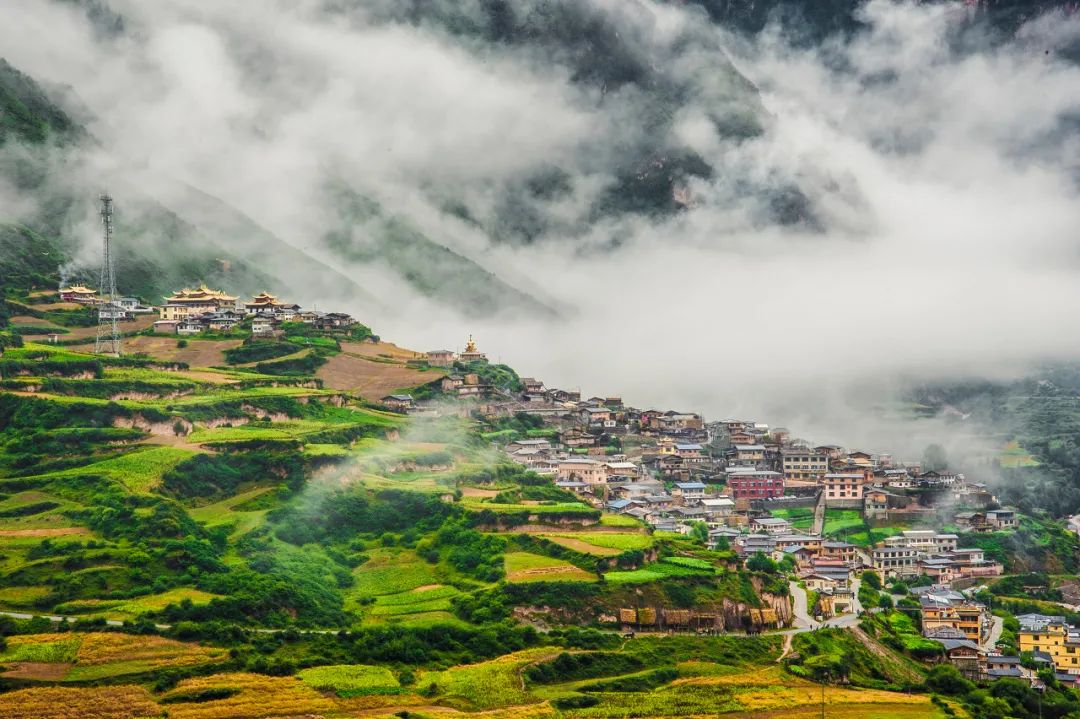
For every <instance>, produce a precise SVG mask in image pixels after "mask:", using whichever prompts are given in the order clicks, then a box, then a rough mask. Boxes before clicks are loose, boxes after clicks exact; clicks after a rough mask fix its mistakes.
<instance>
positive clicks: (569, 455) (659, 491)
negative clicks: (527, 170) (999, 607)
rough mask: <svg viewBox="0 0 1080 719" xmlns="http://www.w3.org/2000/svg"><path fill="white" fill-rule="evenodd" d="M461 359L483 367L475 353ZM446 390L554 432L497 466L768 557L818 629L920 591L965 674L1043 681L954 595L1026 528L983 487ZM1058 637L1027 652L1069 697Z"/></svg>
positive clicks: (647, 413)
mask: <svg viewBox="0 0 1080 719" xmlns="http://www.w3.org/2000/svg"><path fill="white" fill-rule="evenodd" d="M443 354H445V355H446V357H445V358H444V357H443ZM464 354H468V355H469V356H470V358H471V359H477V358H482V355H480V356H478V353H477V351H476V347H475V343H473V342H472V341H471V339H470V343H469V346H468V348H467V352H466V353H463V355H464ZM460 357H461V355H453V354H452V353H448V352H447V353H439V352H435V353H429V358H428V359H429V361H430V362H432V363H442V362H441V361H442V360H444V359H445V363H446V364H449V362H450V361H451V360H453V359H459V358H460ZM444 383H445V386H444V389H445V390H448V391H450V393H451V394H456V395H457V396H460V397H470V396H475V397H477V398H478V401H477V403H476V406H475V412H474V414H475V416H478V417H480V418H483V419H485V420H487V421H489V422H497V421H499V420H500V419H508V418H515V417H517V418H521V417H529V418H532V421H533V423H534V424H535V425H537V426H539V427H542V431H540V432H536V433H534V434H537V435H540V434H542V435H544V436H535V437H532V436H530V437H518V438H515V439H512V440H511V441H509V442H506V443H505V444H501V445H500V448H501V450H502V451H503V452H504V453H505V454H506V456H507V457H508V458H509V459H510V460H512V461H514V462H516V463H519V464H521V465H522V466H524V467H526V468H528V469H530V470H532V471H535V472H537V473H538V474H541V475H546V476H549V477H550V478H551V480H552V483H553V485H554V486H556V487H558V488H560V489H564V490H566V491H569V492H572V493H574V494H575V495H577V496H578V497H579V498H580V499H581V500H582V501H584V502H586V503H588V504H589V505H591V506H594V507H596V508H599V509H603V510H604V511H607V512H612V513H619V514H625V515H628V516H631V517H634V518H636V519H639V520H641V521H643V522H645V523H647V524H648V525H650V526H652V527H653V528H654V530H657V531H670V532H677V533H681V534H691V533H693V532H695V530H696V529H698V528H699V527H701V526H704V527H705V528H706V529H707V537H708V540H707V541H708V545H709V546H710V547H711V548H714V549H718V548H719V549H723V548H730V549H731V550H734V552H735V553H736V555H737V557H739V558H740V559H741V560H742V561H744V562H749V561H751V559H752V558H753V557H754V556H756V555H764V556H766V557H769V558H770V559H772V560H773V561H776V562H778V563H780V562H785V563H786V565H787V566H792V567H793V568H794V577H795V579H796V581H798V582H799V584H800V586H802V587H804V588H805V589H806V590H808V591H810V592H813V593H814V594H815V595H816V599H817V602H816V607H815V610H816V613H817V614H818V620H819V621H821V620H822V619H823V618H824V619H826V620H827V618H828V617H843V616H856V615H857V614H858V613H860V612H861V611H863V610H864V608H863V607H861V606H860V603H859V600H858V584H859V577H860V576H862V575H863V574H864V573H866V572H873V573H875V574H876V575H878V577H879V578H880V579H881V580H883V581H904V582H911V583H916V584H918V583H921V584H922V585H923V586H920V587H916V588H914V589H913V590H912V596H913V597H917V599H918V603H919V609H918V612H919V614H920V618H921V620H922V627H923V634H924V636H925V637H926V638H928V639H932V640H934V641H936V642H939V643H940V644H942V646H943V648H944V652H945V656H946V657H947V658H948V659H949V661H951V662H953V663H954V664H955V665H956V666H957V667H958V668H960V670H961V671H962V672H963V673H964V674H966V675H967V676H969V677H971V678H973V679H980V680H982V679H987V678H990V679H992V678H995V677H999V676H1023V677H1027V678H1029V679H1031V680H1032V681H1033V682H1035V681H1037V679H1035V674H1034V672H1033V671H1030V670H1027V669H1024V668H1023V667H1021V666H1020V664H1019V658H1018V657H1009V656H1001V655H1000V654H999V653H998V652H997V651H996V649H995V647H994V644H995V642H996V638H997V637H996V635H997V634H1000V627H999V628H998V629H997V631H996V632H995V624H994V619H993V617H992V616H991V614H990V612H989V610H988V608H987V607H986V606H985V605H983V604H981V603H979V602H977V601H974V600H973V599H971V598H970V597H969V596H968V595H967V594H965V593H962V592H958V591H954V590H952V589H950V586H949V585H950V584H951V583H952V582H953V581H954V580H957V579H965V578H978V577H993V576H999V575H1001V574H1002V572H1003V567H1002V565H1001V563H1000V562H997V561H994V560H992V559H988V558H987V557H986V556H985V552H984V551H983V550H982V549H978V548H972V547H964V546H963V545H964V539H963V538H964V536H967V535H970V534H974V533H981V532H1002V531H1011V530H1013V529H1014V528H1015V527H1016V526H1017V524H1018V518H1017V514H1016V512H1015V511H1014V510H1012V509H1009V508H1006V507H1002V506H1000V504H999V503H998V501H997V498H996V497H995V496H994V495H993V493H992V492H991V491H990V490H989V488H988V487H987V486H986V485H985V484H984V483H981V482H974V481H971V480H969V479H968V478H967V477H965V476H964V475H962V474H958V473H956V472H952V471H948V470H945V469H941V468H937V469H924V468H923V467H922V466H921V463H920V462H901V461H896V460H894V458H893V457H892V456H891V455H889V454H883V453H872V452H866V451H862V450H858V449H851V450H848V449H845V448H844V447H841V446H839V445H835V444H824V445H815V444H811V443H809V442H807V441H804V440H800V439H797V438H795V437H793V436H792V434H791V433H790V432H789V431H788V430H787V429H784V428H780V427H770V426H769V425H767V424H763V423H760V422H755V421H749V420H740V419H728V420H723V421H719V422H706V421H705V419H704V418H703V417H702V416H701V415H700V414H698V413H695V412H685V411H678V410H640V409H636V408H633V407H629V406H625V405H624V403H623V402H622V400H621V398H619V397H589V398H585V399H583V398H582V397H581V394H580V392H578V391H573V390H562V389H551V388H546V387H545V386H544V383H543V382H541V381H539V380H535V379H532V378H524V379H523V380H522V391H521V392H520V394H518V395H515V396H509V395H504V396H498V393H495V392H492V391H491V388H489V387H486V386H482V385H477V384H476V382H475V377H468V378H465V377H458V376H451V377H448V378H446V379H445V380H444ZM470 383H471V384H470ZM463 388H466V389H464V391H463ZM469 388H471V389H469ZM396 400H397V402H398V404H397V406H396V407H395V409H398V410H400V411H408V412H412V413H424V412H426V411H428V409H429V408H426V407H424V405H423V403H417V402H414V401H413V400H412V398H411V397H410V396H408V395H398V396H397V397H396ZM837 510H844V511H846V512H848V513H852V512H854V513H857V514H858V516H859V517H860V518H861V519H862V520H864V521H865V524H866V525H867V526H869V527H874V528H882V529H887V530H889V531H885V532H883V534H885V535H888V536H885V538H884V539H882V540H881V541H878V542H876V543H875V544H874V545H873V546H867V545H866V544H863V546H859V545H856V544H853V543H850V542H847V541H842V540H840V539H831V538H830V537H829V536H827V535H826V533H825V532H824V525H825V519H826V516H827V515H828V513H829V512H830V511H837ZM800 511H801V512H802V513H803V516H805V515H806V514H808V513H809V514H811V516H812V521H811V523H810V526H809V527H808V528H806V527H804V528H803V529H801V530H800V529H796V528H795V527H794V526H793V520H791V519H789V517H791V516H792V515H793V514H795V513H798V512H800ZM946 526H948V527H950V528H951V529H950V530H949V531H946V530H945V529H943V527H946ZM904 527H923V528H904ZM934 527H938V528H937V529H935V528H934ZM997 621H998V622H1000V620H997ZM1061 625H1062V622H1058V623H1056V624H1052V628H1053V629H1054V631H1055V632H1057V634H1056V635H1055V637H1056V639H1054V640H1053V641H1050V640H1047V639H1046V637H1045V636H1044V635H1046V632H1043V633H1042V634H1041V635H1039V637H1040V638H1039V639H1038V641H1036V639H1035V638H1034V636H1035V635H1032V634H1031V633H1029V632H1028V633H1022V634H1021V636H1020V641H1021V642H1022V643H1025V642H1026V645H1030V646H1031V647H1041V648H1042V649H1038V650H1037V652H1038V653H1036V655H1035V656H1036V657H1038V658H1039V660H1040V661H1045V662H1048V663H1050V664H1053V665H1054V666H1055V667H1056V668H1057V669H1058V671H1059V672H1061V673H1062V680H1063V681H1073V680H1074V679H1075V678H1076V677H1075V676H1074V674H1073V673H1076V674H1080V664H1077V663H1076V662H1077V658H1080V654H1078V655H1076V656H1073V655H1072V654H1069V655H1067V656H1066V655H1065V654H1064V650H1061V651H1059V652H1057V653H1055V651H1054V648H1055V647H1056V646H1058V645H1059V644H1060V646H1062V647H1065V646H1072V647H1077V648H1080V630H1075V629H1071V628H1067V627H1066V628H1064V629H1063V628H1062V626H1061ZM1059 655H1060V656H1059Z"/></svg>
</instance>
